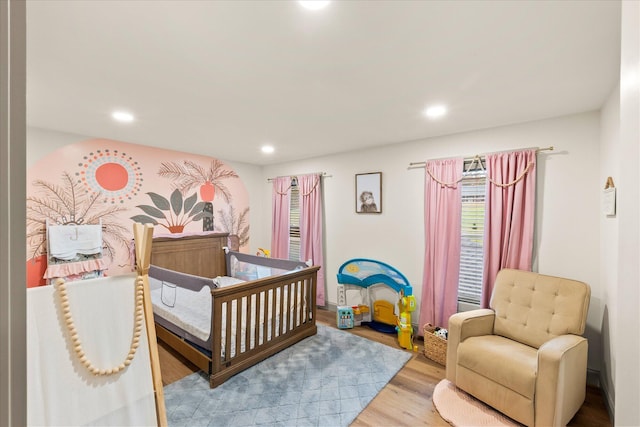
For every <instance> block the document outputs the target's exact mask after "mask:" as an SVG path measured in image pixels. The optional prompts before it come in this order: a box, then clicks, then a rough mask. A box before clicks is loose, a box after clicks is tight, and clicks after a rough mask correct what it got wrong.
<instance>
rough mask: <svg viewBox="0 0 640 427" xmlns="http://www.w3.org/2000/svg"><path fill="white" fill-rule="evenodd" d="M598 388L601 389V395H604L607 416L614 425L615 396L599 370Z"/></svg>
mask: <svg viewBox="0 0 640 427" xmlns="http://www.w3.org/2000/svg"><path fill="white" fill-rule="evenodd" d="M599 379H600V390H601V391H602V396H603V397H604V399H603V400H604V406H605V407H606V408H607V412H609V418H610V419H611V425H613V426H614V425H616V424H615V417H614V414H615V413H616V412H615V407H616V402H615V398H614V397H615V396H614V395H613V394H612V393H611V390H609V386H608V385H607V381H606V379H605V378H604V377H603V374H602V372H600V377H599Z"/></svg>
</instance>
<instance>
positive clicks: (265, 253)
mask: <svg viewBox="0 0 640 427" xmlns="http://www.w3.org/2000/svg"><path fill="white" fill-rule="evenodd" d="M256 255H257V256H261V257H265V258H269V257H270V256H271V251H270V250H269V249H264V248H258V252H256Z"/></svg>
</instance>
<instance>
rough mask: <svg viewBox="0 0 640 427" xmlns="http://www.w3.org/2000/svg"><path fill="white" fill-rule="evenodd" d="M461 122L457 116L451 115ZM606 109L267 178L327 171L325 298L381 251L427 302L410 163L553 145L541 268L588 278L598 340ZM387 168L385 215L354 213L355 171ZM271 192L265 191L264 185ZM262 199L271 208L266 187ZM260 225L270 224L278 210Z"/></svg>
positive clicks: (593, 359) (398, 147) (543, 185)
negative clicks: (344, 268)
mask: <svg viewBox="0 0 640 427" xmlns="http://www.w3.org/2000/svg"><path fill="white" fill-rule="evenodd" d="M452 120H453V118H452ZM599 132H600V131H599V113H598V112H588V113H584V114H578V115H571V116H566V117H559V118H553V119H549V120H543V121H537V122H530V123H525V124H518V125H513V126H505V127H500V128H493V129H486V130H479V131H474V132H468V133H461V134H457V135H451V136H445V137H438V138H431V139H427V140H423V141H417V142H409V143H402V144H393V145H388V146H384V147H380V148H377V149H371V150H366V151H354V152H348V153H344V154H339V155H333V156H326V157H320V158H315V159H310V160H304V161H299V162H291V163H285V164H280V165H275V166H267V167H265V168H264V174H265V175H264V177H265V179H266V178H269V177H275V176H281V175H291V174H297V173H300V174H302V173H310V172H326V173H327V174H329V175H331V176H330V177H327V178H325V179H324V198H325V224H326V225H325V235H326V246H325V253H326V255H325V263H326V271H325V276H326V278H327V294H326V295H327V299H328V302H329V303H330V304H335V303H336V302H337V296H336V292H337V281H336V273H337V270H338V268H339V267H340V265H341V264H342V263H343V262H345V261H346V260H348V259H350V258H355V257H364V258H372V259H377V260H380V261H383V262H386V263H388V264H391V265H392V266H394V267H396V268H397V269H398V270H400V271H401V272H402V273H403V274H404V275H405V276H406V277H407V278H408V279H409V281H410V282H411V283H412V284H413V286H414V294H415V295H416V297H417V300H418V302H419V301H420V296H421V294H422V292H421V283H422V274H423V269H422V267H423V256H424V226H423V220H422V218H423V212H424V206H423V200H424V197H423V188H424V169H408V166H409V163H411V162H419V161H424V160H427V159H432V158H442V157H452V156H465V157H466V156H470V155H474V154H477V153H486V152H493V151H502V150H511V149H515V148H527V147H547V146H550V145H552V146H554V147H555V151H553V152H543V153H541V154H539V155H538V175H537V176H538V178H537V179H538V192H537V193H538V194H537V197H538V199H537V212H536V220H537V233H536V234H537V237H536V242H535V248H534V251H535V253H536V257H535V260H534V262H535V264H534V265H535V266H537V270H538V271H540V272H542V273H545V274H551V275H557V276H565V277H570V278H574V279H578V280H582V281H585V282H587V283H589V284H590V285H591V287H592V290H593V295H594V297H593V298H592V304H591V308H590V313H589V319H588V330H587V332H586V335H587V337H588V338H589V339H590V340H592V341H596V342H599V341H600V337H599V331H600V327H601V324H602V301H601V293H602V292H601V287H600V275H599V255H600V252H599V233H598V231H597V230H598V229H599V225H600V223H599V220H600V215H599V213H600V199H599V197H600V190H601V184H603V183H600V175H599V164H600V163H599V159H598V157H599V154H600V152H599V140H600V134H599ZM378 171H381V172H382V187H383V188H382V192H383V195H382V214H378V215H376V214H369V215H365V214H356V213H355V201H354V198H355V188H354V187H355V174H357V173H362V172H378ZM265 190H266V189H265ZM263 197H264V202H263V204H264V206H267V207H268V206H271V205H270V203H271V193H270V191H265V193H264V195H263ZM262 226H263V227H264V229H265V230H270V227H271V215H270V214H265V216H264V218H263V223H262ZM600 360H601V356H600V351H599V350H598V346H591V347H590V354H589V367H590V368H591V369H594V370H599V367H600Z"/></svg>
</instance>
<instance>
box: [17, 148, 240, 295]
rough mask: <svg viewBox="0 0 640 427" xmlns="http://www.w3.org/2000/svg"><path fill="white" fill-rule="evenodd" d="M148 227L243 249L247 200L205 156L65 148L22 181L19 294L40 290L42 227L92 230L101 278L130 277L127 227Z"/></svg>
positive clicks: (233, 179) (231, 176) (224, 169)
mask: <svg viewBox="0 0 640 427" xmlns="http://www.w3.org/2000/svg"><path fill="white" fill-rule="evenodd" d="M134 221H136V222H143V223H151V224H154V227H155V230H154V236H158V235H163V234H168V233H188V232H202V231H216V232H227V233H229V234H230V244H231V245H232V246H235V247H237V248H239V249H240V250H242V248H243V247H246V246H247V245H248V243H249V200H248V193H247V191H246V188H245V187H244V184H243V183H242V181H241V179H240V177H239V176H238V174H237V173H236V172H235V171H233V169H232V168H231V167H230V166H228V165H227V164H225V163H224V162H222V161H220V160H218V159H215V158H211V157H206V156H199V155H193V154H188V153H182V152H177V151H171V150H164V149H158V148H153V147H147V146H142V145H136V144H128V143H123V142H119V141H112V140H105V139H92V140H87V141H82V142H78V143H75V144H71V145H68V146H65V147H62V148H61V149H59V150H57V151H55V152H53V153H52V154H50V155H48V156H46V157H45V158H43V159H41V160H40V161H38V162H37V163H36V164H35V165H33V167H31V168H30V169H29V171H28V173H27V251H28V253H27V286H28V287H33V286H40V285H43V284H45V282H44V279H43V278H42V277H43V274H44V271H45V270H46V268H47V256H46V250H47V242H46V224H47V222H48V223H49V224H98V223H102V229H103V256H104V257H105V258H106V260H107V265H108V269H107V271H106V274H108V275H117V274H123V273H125V272H129V271H131V268H132V263H133V260H132V259H131V255H130V245H131V240H132V238H133V232H132V228H133V225H132V224H133V222H134Z"/></svg>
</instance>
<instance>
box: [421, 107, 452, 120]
mask: <svg viewBox="0 0 640 427" xmlns="http://www.w3.org/2000/svg"><path fill="white" fill-rule="evenodd" d="M445 114H447V107H445V106H444V105H434V106H433V107H429V108H427V109H426V110H424V115H425V116H427V117H429V118H430V119H437V118H438V117H442V116H444V115H445Z"/></svg>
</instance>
